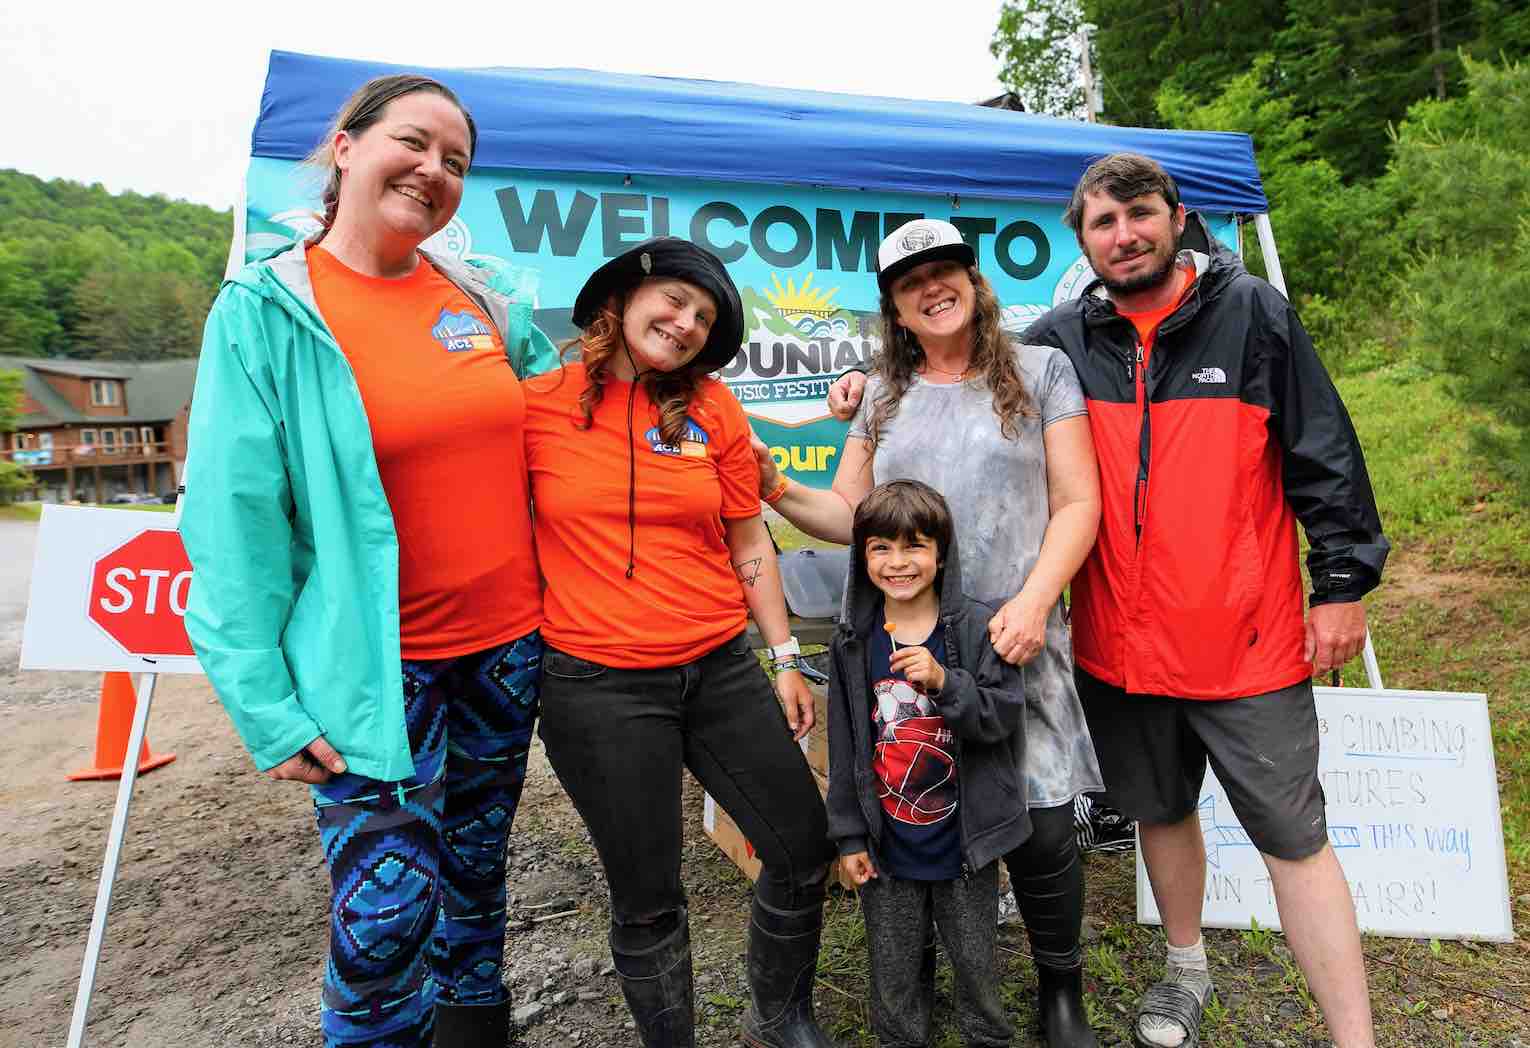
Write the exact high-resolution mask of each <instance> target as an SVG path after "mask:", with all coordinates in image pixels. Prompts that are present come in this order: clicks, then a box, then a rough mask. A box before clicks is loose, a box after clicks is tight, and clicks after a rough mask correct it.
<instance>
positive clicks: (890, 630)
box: [882, 622, 898, 651]
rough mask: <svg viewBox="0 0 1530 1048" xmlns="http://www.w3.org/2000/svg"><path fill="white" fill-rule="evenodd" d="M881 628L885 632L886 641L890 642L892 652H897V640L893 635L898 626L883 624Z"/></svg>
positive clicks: (895, 624) (892, 623) (890, 623)
mask: <svg viewBox="0 0 1530 1048" xmlns="http://www.w3.org/2000/svg"><path fill="white" fill-rule="evenodd" d="M882 628H883V629H884V630H886V631H887V639H888V640H890V641H892V646H893V651H897V650H898V638H897V637H894V636H893V634H894V633H896V632H897V630H898V624H897V623H896V622H884V623H883V624H882Z"/></svg>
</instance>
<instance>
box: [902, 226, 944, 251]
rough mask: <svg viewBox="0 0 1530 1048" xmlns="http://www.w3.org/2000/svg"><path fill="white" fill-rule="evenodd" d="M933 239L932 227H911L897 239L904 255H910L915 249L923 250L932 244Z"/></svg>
mask: <svg viewBox="0 0 1530 1048" xmlns="http://www.w3.org/2000/svg"><path fill="white" fill-rule="evenodd" d="M935 240H936V236H935V231H934V230H933V229H913V230H910V231H909V232H908V233H906V234H904V236H903V239H902V240H900V241H898V246H899V247H900V248H902V249H903V253H904V254H905V255H912V254H913V253H914V252H916V251H923V250H924V249H925V248H927V247H931V246H933V245H934V243H935Z"/></svg>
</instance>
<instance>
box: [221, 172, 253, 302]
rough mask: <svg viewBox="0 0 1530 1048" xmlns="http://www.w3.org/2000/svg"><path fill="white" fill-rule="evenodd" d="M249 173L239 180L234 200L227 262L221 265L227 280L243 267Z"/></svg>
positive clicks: (224, 277) (248, 198)
mask: <svg viewBox="0 0 1530 1048" xmlns="http://www.w3.org/2000/svg"><path fill="white" fill-rule="evenodd" d="M249 178H250V176H249V173H248V171H246V173H245V176H244V178H241V179H240V180H239V198H238V199H237V200H235V201H234V235H233V238H232V239H230V240H229V242H228V264H227V265H225V266H224V267H223V279H225V280H227V279H228V278H229V277H231V276H233V275H234V274H235V273H237V272H239V271H240V270H241V269H243V268H244V235H245V231H246V230H245V225H246V222H245V216H246V213H247V212H248V209H249V200H250V183H249Z"/></svg>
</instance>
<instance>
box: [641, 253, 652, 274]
mask: <svg viewBox="0 0 1530 1048" xmlns="http://www.w3.org/2000/svg"><path fill="white" fill-rule="evenodd" d="M638 265H640V266H642V267H643V272H644V273H652V272H653V258H652V257H651V256H650V255H649V254H648V252H646V251H644V252H643V253H642V254H641V255H639V256H638Z"/></svg>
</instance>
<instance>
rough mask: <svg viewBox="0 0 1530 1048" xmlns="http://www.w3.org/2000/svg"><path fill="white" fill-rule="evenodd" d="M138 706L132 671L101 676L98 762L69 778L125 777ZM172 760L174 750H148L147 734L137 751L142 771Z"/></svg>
mask: <svg viewBox="0 0 1530 1048" xmlns="http://www.w3.org/2000/svg"><path fill="white" fill-rule="evenodd" d="M137 705H138V697H137V695H135V694H134V692H133V675H132V674H131V673H103V674H102V675H101V712H100V715H99V716H98V717H97V718H96V763H95V765H94V766H92V767H89V768H81V769H80V770H79V771H72V772H70V773H69V778H70V779H72V780H73V781H75V782H79V781H81V780H84V779H120V778H122V768H123V763H124V761H125V760H126V758H127V748H128V739H129V738H130V737H131V735H132V733H133V709H134V707H136V706H137ZM173 760H175V754H173V753H154V752H152V751H151V750H150V749H149V737H148V735H147V734H145V735H144V737H143V749H142V750H141V751H139V754H138V772H139V774H142V773H144V772H147V771H153V770H154V769H155V768H162V767H164V766H165V765H166V764H169V763H170V762H171V761H173Z"/></svg>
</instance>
